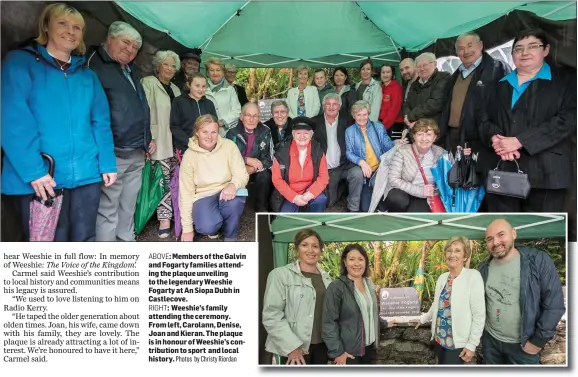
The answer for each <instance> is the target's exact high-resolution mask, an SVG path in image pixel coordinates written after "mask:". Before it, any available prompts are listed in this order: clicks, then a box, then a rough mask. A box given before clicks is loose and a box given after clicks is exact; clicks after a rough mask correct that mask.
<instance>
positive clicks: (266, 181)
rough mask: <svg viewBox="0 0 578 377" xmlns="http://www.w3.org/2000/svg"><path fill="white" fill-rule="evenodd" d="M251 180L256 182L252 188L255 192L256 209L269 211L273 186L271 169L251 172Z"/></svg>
mask: <svg viewBox="0 0 578 377" xmlns="http://www.w3.org/2000/svg"><path fill="white" fill-rule="evenodd" d="M249 182H253V183H254V184H253V185H252V189H251V190H252V191H253V193H254V194H255V211H256V212H268V211H269V199H270V197H271V188H272V187H273V181H272V180H271V170H270V169H265V170H263V171H261V172H258V173H253V174H251V175H250V176H249Z"/></svg>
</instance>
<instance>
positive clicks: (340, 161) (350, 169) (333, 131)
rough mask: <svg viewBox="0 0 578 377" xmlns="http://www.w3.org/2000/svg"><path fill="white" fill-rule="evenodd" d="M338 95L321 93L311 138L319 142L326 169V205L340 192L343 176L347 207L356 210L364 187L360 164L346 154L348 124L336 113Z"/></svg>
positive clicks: (333, 201)
mask: <svg viewBox="0 0 578 377" xmlns="http://www.w3.org/2000/svg"><path fill="white" fill-rule="evenodd" d="M339 110H341V96H339V94H337V93H329V94H326V95H325V97H323V114H319V115H317V116H316V117H313V118H312V119H311V120H312V121H313V122H315V125H316V126H315V133H314V134H313V138H314V139H315V140H317V142H319V144H321V149H322V150H323V152H324V153H325V158H326V160H327V168H328V169H329V184H328V185H327V196H328V199H327V206H328V207H331V206H332V205H334V204H335V202H337V201H338V200H339V199H340V198H341V196H342V195H343V191H344V186H343V185H340V182H342V181H343V180H345V181H346V182H347V187H348V196H347V209H348V210H349V211H350V212H358V211H359V204H360V198H361V189H362V187H363V172H362V171H361V168H360V167H359V166H357V165H355V164H353V163H352V162H351V161H349V160H348V159H347V157H346V156H345V152H346V150H345V130H346V129H347V128H348V127H349V126H350V123H349V122H348V121H347V118H346V117H345V116H342V115H339Z"/></svg>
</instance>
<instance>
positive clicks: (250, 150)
mask: <svg viewBox="0 0 578 377" xmlns="http://www.w3.org/2000/svg"><path fill="white" fill-rule="evenodd" d="M226 137H227V139H230V140H233V141H234V142H235V144H237V147H238V148H239V151H240V152H241V155H242V156H243V159H244V160H245V167H246V168H247V173H249V183H251V182H254V185H253V187H254V189H255V194H256V195H255V197H256V199H257V200H256V203H255V204H256V208H255V210H256V211H257V212H267V210H268V208H269V197H270V195H271V188H272V185H273V183H272V181H271V166H272V165H273V144H272V143H271V130H270V129H269V127H267V126H264V125H263V124H262V123H261V122H260V121H259V107H258V106H257V104H255V103H253V102H248V103H246V104H245V105H244V106H243V107H242V108H241V117H240V119H239V123H237V126H236V127H234V128H232V129H230V130H229V132H227V135H226Z"/></svg>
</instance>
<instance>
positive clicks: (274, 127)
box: [264, 117, 293, 152]
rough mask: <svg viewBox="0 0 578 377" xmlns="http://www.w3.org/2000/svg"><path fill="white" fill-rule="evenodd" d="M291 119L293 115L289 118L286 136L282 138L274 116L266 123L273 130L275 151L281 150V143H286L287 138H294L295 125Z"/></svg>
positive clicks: (272, 137)
mask: <svg viewBox="0 0 578 377" xmlns="http://www.w3.org/2000/svg"><path fill="white" fill-rule="evenodd" d="M291 120H292V119H291V117H288V118H287V128H286V129H285V136H284V137H283V139H281V135H280V134H279V127H277V125H276V124H275V120H274V119H273V118H271V119H269V120H268V121H266V122H265V123H264V124H265V125H266V126H267V127H269V129H270V130H271V139H272V140H273V149H274V150H275V152H277V151H278V150H279V147H280V146H281V144H285V142H286V141H287V140H292V139H293V135H292V132H293V126H291Z"/></svg>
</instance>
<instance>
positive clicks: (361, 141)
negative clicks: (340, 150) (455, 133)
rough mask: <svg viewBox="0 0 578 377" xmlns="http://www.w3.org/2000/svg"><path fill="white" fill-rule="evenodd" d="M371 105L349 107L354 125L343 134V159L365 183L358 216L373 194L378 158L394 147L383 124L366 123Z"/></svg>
mask: <svg viewBox="0 0 578 377" xmlns="http://www.w3.org/2000/svg"><path fill="white" fill-rule="evenodd" d="M370 113H371V105H370V104H369V102H367V101H363V100H361V101H357V102H355V103H354V104H353V106H351V115H352V116H353V119H355V123H354V124H353V125H352V126H351V127H349V128H348V129H347V130H346V131H345V149H346V153H345V156H346V157H347V159H348V160H349V161H351V162H353V163H354V164H355V165H359V166H360V167H361V171H362V172H363V176H364V177H365V181H364V184H363V188H362V190H361V204H360V206H359V211H360V212H367V211H368V210H369V205H370V204H371V194H372V193H373V181H374V179H373V178H374V177H375V175H374V173H375V172H376V171H377V168H378V167H379V163H380V157H381V155H382V154H384V153H385V152H387V151H388V150H390V149H391V148H392V147H393V146H394V144H396V143H405V142H406V140H405V139H404V140H403V141H402V140H396V141H395V143H394V142H393V141H392V140H391V139H390V138H389V136H387V131H386V130H385V127H384V126H383V124H381V123H379V122H374V121H372V120H370Z"/></svg>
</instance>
